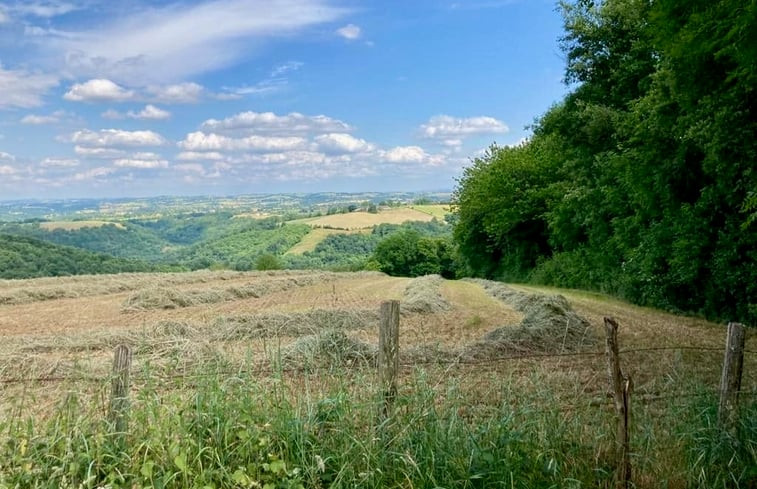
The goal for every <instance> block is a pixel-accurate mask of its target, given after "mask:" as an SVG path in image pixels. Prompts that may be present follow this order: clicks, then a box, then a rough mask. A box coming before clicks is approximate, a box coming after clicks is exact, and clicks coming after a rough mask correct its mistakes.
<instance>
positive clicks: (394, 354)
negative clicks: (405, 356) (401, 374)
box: [378, 301, 400, 418]
mask: <svg viewBox="0 0 757 489" xmlns="http://www.w3.org/2000/svg"><path fill="white" fill-rule="evenodd" d="M399 366H400V303H399V301H386V302H383V303H381V320H380V322H379V351H378V373H379V380H380V382H381V389H382V393H383V396H384V399H383V407H382V416H383V417H384V418H387V417H389V416H390V415H391V411H392V404H393V403H394V398H395V397H396V396H397V372H398V371H399Z"/></svg>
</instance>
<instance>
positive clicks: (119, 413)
mask: <svg viewBox="0 0 757 489" xmlns="http://www.w3.org/2000/svg"><path fill="white" fill-rule="evenodd" d="M130 373H131V348H129V347H128V346H126V345H118V346H117V347H116V349H115V351H114V353H113V373H112V375H113V380H112V383H111V392H110V410H109V413H108V419H109V420H110V422H111V425H112V426H113V431H114V433H115V434H123V433H126V430H127V428H128V416H129V387H130V385H129V375H130Z"/></svg>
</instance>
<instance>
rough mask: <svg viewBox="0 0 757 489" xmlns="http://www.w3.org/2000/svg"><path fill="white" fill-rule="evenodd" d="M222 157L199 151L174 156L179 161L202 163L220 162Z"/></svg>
mask: <svg viewBox="0 0 757 489" xmlns="http://www.w3.org/2000/svg"><path fill="white" fill-rule="evenodd" d="M223 158H224V156H223V155H222V154H221V153H218V152H216V151H211V152H207V153H206V152H199V151H182V152H181V153H179V154H178V155H176V159H177V160H180V161H198V160H199V161H203V160H222V159H223Z"/></svg>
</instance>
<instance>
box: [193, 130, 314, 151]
mask: <svg viewBox="0 0 757 489" xmlns="http://www.w3.org/2000/svg"><path fill="white" fill-rule="evenodd" d="M306 143H307V140H305V139H304V138H301V137H294V136H285V137H282V136H257V135H253V136H247V137H244V138H230V137H227V136H222V135H219V134H215V133H210V134H206V133H204V132H200V131H197V132H192V133H189V134H187V137H186V138H185V139H184V141H181V142H179V147H181V148H182V149H185V150H187V151H267V152H275V151H291V150H294V149H300V148H303V147H304V146H306Z"/></svg>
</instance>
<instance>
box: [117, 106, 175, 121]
mask: <svg viewBox="0 0 757 489" xmlns="http://www.w3.org/2000/svg"><path fill="white" fill-rule="evenodd" d="M126 116H127V117H129V118H131V119H140V120H153V121H164V120H166V119H170V118H171V113H170V112H169V111H167V110H163V109H160V108H158V107H155V106H154V105H152V104H147V105H146V106H145V108H144V109H142V110H140V111H139V112H134V111H131V110H130V111H129V112H127V113H126Z"/></svg>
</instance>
